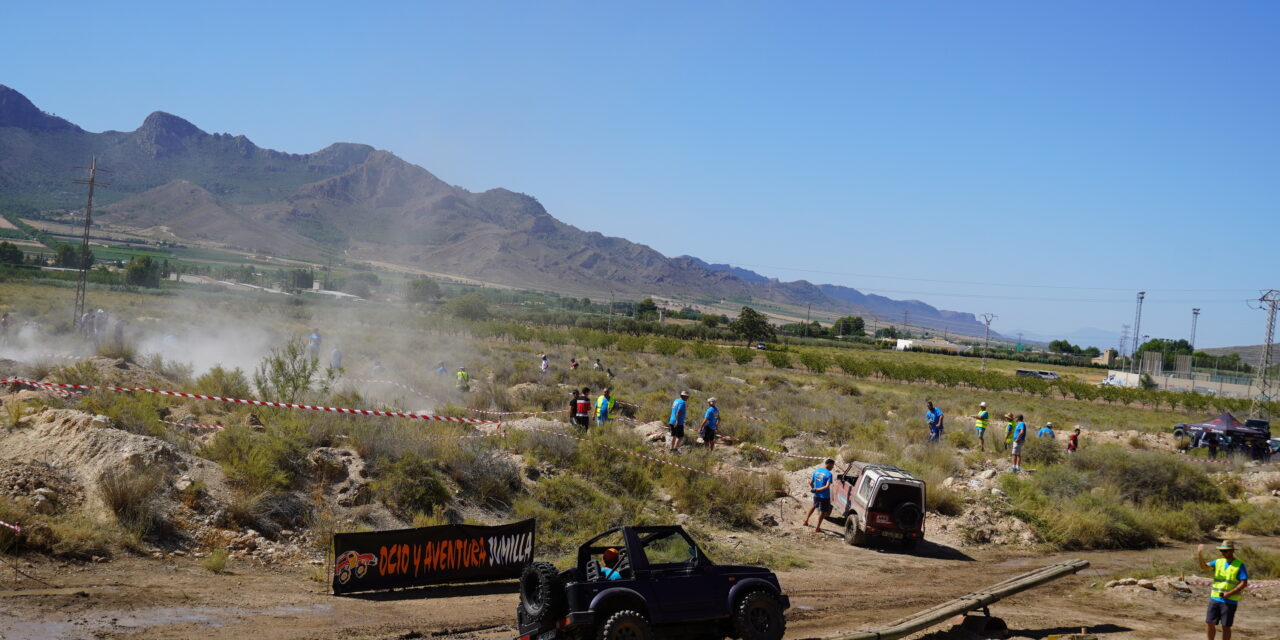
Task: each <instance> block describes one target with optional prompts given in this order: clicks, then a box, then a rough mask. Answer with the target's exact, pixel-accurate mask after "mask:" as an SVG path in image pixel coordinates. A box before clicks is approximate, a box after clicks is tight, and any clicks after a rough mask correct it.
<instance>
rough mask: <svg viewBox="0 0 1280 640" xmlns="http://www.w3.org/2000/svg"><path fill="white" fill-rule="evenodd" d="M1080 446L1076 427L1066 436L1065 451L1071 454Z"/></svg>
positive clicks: (1078, 429) (1078, 430) (1078, 432)
mask: <svg viewBox="0 0 1280 640" xmlns="http://www.w3.org/2000/svg"><path fill="white" fill-rule="evenodd" d="M1079 448H1080V427H1076V428H1075V429H1074V430H1073V431H1072V432H1071V435H1069V436H1067V453H1068V454H1072V453H1075V452H1076V449H1079Z"/></svg>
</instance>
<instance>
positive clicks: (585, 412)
mask: <svg viewBox="0 0 1280 640" xmlns="http://www.w3.org/2000/svg"><path fill="white" fill-rule="evenodd" d="M573 418H574V424H577V425H578V426H579V427H581V428H582V430H583V431H586V430H587V427H590V426H591V387H583V388H582V394H581V395H579V396H578V404H577V409H576V410H575V411H574V414H573Z"/></svg>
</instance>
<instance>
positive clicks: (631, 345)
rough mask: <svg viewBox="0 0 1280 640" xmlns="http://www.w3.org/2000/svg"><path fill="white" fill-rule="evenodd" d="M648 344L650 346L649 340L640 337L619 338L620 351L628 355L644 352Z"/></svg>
mask: <svg viewBox="0 0 1280 640" xmlns="http://www.w3.org/2000/svg"><path fill="white" fill-rule="evenodd" d="M647 344H649V340H648V339H647V338H642V337H640V336H622V337H620V338H618V350H619V351H623V352H626V353H638V352H640V351H644V348H645V345H647Z"/></svg>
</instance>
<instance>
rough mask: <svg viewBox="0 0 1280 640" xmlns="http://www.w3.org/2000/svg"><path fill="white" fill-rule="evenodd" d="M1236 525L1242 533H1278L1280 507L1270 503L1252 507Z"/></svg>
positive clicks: (1279, 530) (1265, 534)
mask: <svg viewBox="0 0 1280 640" xmlns="http://www.w3.org/2000/svg"><path fill="white" fill-rule="evenodd" d="M1236 527H1237V528H1238V529H1240V531H1241V532H1243V533H1247V534H1250V535H1255V536H1274V535H1280V507H1278V506H1276V505H1274V504H1271V505H1267V506H1265V507H1258V508H1256V509H1253V510H1252V511H1250V512H1249V513H1247V514H1245V515H1244V517H1242V518H1240V522H1239V523H1238V524H1237V525H1236ZM1252 569H1253V568H1252V567H1250V570H1252Z"/></svg>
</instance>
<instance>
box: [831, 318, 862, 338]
mask: <svg viewBox="0 0 1280 640" xmlns="http://www.w3.org/2000/svg"><path fill="white" fill-rule="evenodd" d="M831 332H832V333H834V334H836V335H837V336H864V335H866V334H867V323H866V322H865V321H863V319H862V316H845V317H843V318H840V319H839V320H836V321H835V324H833V325H831Z"/></svg>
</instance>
